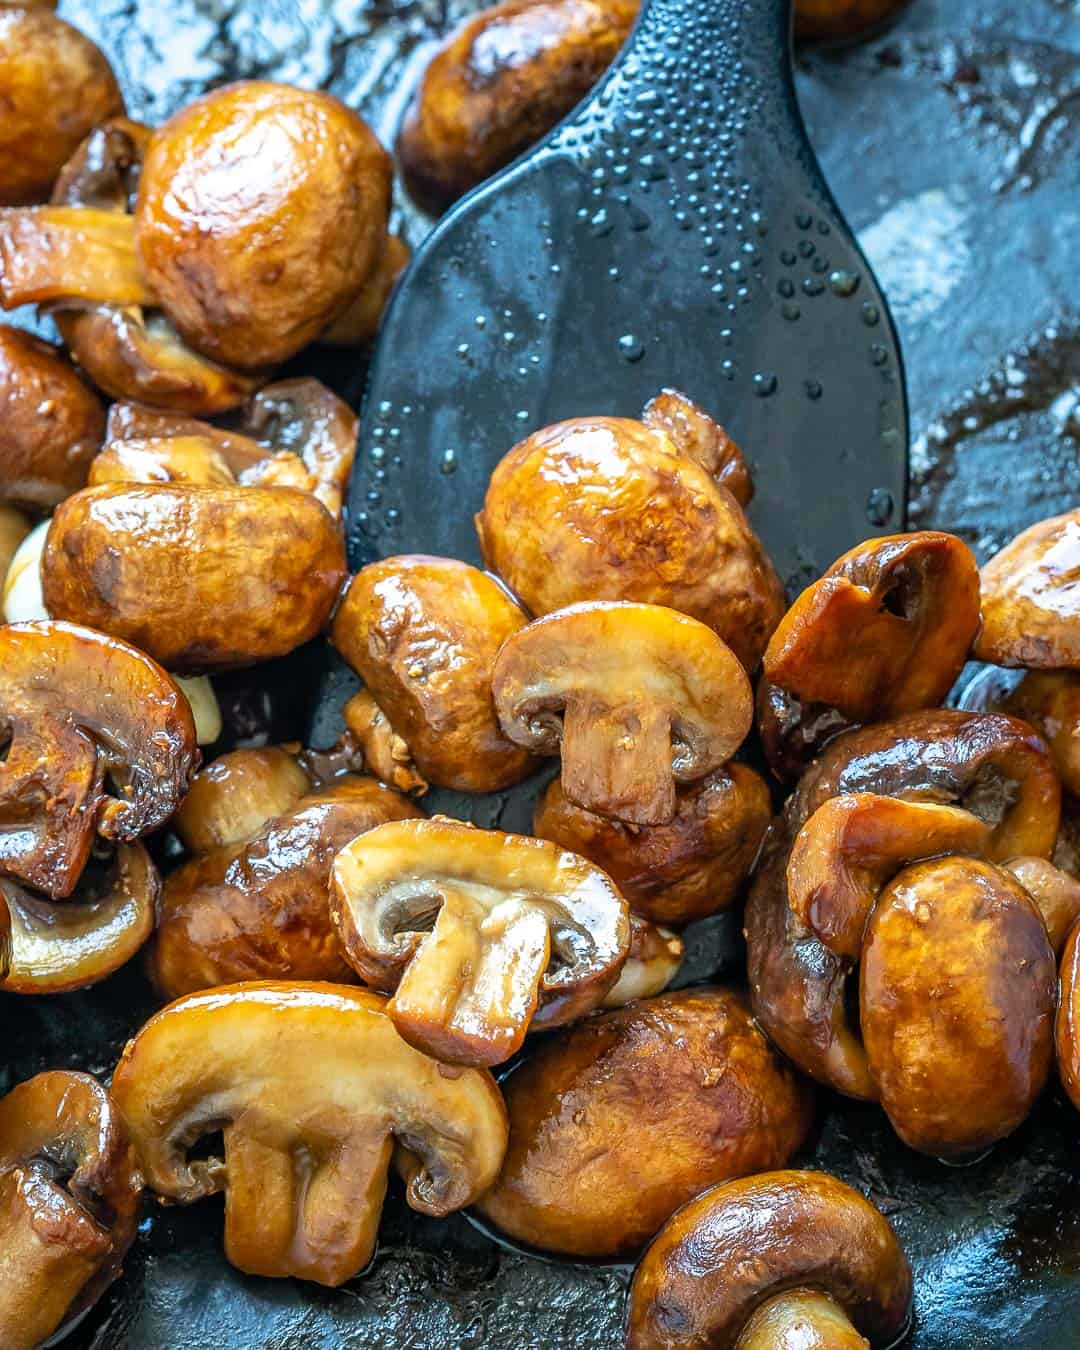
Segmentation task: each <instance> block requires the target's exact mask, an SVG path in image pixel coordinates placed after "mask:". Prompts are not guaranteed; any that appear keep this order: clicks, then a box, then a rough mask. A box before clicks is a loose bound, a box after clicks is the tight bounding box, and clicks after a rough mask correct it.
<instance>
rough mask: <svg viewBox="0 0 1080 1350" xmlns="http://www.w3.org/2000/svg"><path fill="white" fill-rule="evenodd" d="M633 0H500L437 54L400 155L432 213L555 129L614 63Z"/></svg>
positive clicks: (412, 187)
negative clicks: (500, 2)
mask: <svg viewBox="0 0 1080 1350" xmlns="http://www.w3.org/2000/svg"><path fill="white" fill-rule="evenodd" d="M637 11H638V0H503V3H502V4H497V5H495V6H494V7H493V8H490V9H485V10H484V11H483V13H481V14H477V15H475V16H474V17H473V18H471V19H468V20H467V21H466V22H465V23H463V24H461V25H460V27H458V28H457V29H456V30H455V31H454V32H453V33H452V34H451V35H450V37H449V38H448V39H447V40H446V42H444V43H443V45H442V47H441V48H440V49H439V51H438V52H437V53H436V54H435V56H434V58H433V59H432V61H431V63H430V65H429V66H428V68H427V70H426V71H425V72H424V78H423V81H422V83H421V85H420V87H419V89H418V90H417V92H416V95H415V97H414V99H413V101H412V104H411V105H410V107H409V110H408V112H407V114H406V117H405V121H404V123H403V124H402V127H401V131H400V133H399V135H398V140H397V153H398V158H399V159H400V161H401V166H402V172H403V173H404V175H405V182H406V185H407V187H408V189H409V193H410V195H411V196H412V197H413V198H414V199H415V200H416V201H417V202H418V203H419V204H420V205H421V206H422V207H423V208H424V210H425V211H430V212H432V213H433V214H435V215H437V214H439V213H440V212H441V211H443V210H445V209H446V207H448V206H450V205H451V204H452V203H453V202H455V201H456V200H457V199H458V198H459V197H461V196H463V195H464V194H465V193H466V192H468V191H469V190H470V188H474V187H476V186H477V184H478V183H482V182H483V181H484V179H485V178H490V177H491V175H492V174H493V173H496V172H498V170H499V169H502V168H504V167H505V166H506V165H507V164H509V163H510V161H511V160H513V159H516V158H517V156H518V155H519V154H521V152H522V151H524V150H527V149H528V148H529V146H530V145H532V144H533V143H534V142H535V141H538V140H539V139H540V137H541V136H543V135H544V134H545V133H546V132H548V131H550V130H551V128H552V127H554V126H555V125H556V123H558V122H561V121H562V119H563V118H564V117H565V116H566V114H567V113H568V112H570V110H571V109H572V108H573V107H574V105H575V104H577V103H579V102H580V101H581V99H583V98H584V97H585V95H586V94H587V93H588V92H589V90H590V89H591V88H592V86H593V85H594V84H595V83H596V81H597V80H598V79H599V78H600V76H601V75H602V74H603V73H604V71H605V70H607V68H608V66H609V65H610V64H611V62H612V61H613V60H614V59H615V57H616V56H617V55H618V52H619V48H620V47H621V46H622V44H623V42H624V41H625V39H626V36H627V34H628V33H629V32H630V29H631V27H632V26H633V23H634V19H635V18H636V17H637Z"/></svg>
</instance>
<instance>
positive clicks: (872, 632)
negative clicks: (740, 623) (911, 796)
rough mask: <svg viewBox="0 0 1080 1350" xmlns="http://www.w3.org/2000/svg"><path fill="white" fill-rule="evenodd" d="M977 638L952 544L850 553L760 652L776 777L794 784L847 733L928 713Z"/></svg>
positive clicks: (970, 566) (959, 548) (886, 544)
mask: <svg viewBox="0 0 1080 1350" xmlns="http://www.w3.org/2000/svg"><path fill="white" fill-rule="evenodd" d="M978 627H979V573H978V568H977V566H976V563H975V558H974V556H973V555H972V552H971V550H970V549H969V548H968V546H967V545H966V544H965V543H964V542H963V541H962V540H960V539H957V538H956V536H955V535H951V534H940V533H936V532H931V531H921V532H917V533H914V534H898V535H891V536H889V537H887V538H884V539H871V540H868V541H867V542H866V543H863V544H859V545H857V546H856V547H855V548H853V549H851V550H849V552H847V553H845V554H844V555H843V556H842V557H840V558H838V559H837V561H836V562H834V563H833V565H832V566H831V567H830V568H829V569H828V570H827V571H826V573H825V575H824V576H823V577H822V578H821V579H820V580H819V581H816V582H814V583H813V585H811V586H808V587H807V589H806V590H804V591H803V593H802V594H801V595H800V596H799V598H798V599H797V600H796V601H795V603H794V605H792V607H791V608H790V609H789V610H788V612H787V614H785V615H784V617H783V618H782V619H781V620H780V623H779V625H778V627H777V628H776V630H775V632H774V633H773V635H772V637H771V638H770V639H769V645H768V647H767V648H766V649H765V658H764V677H763V680H762V684H761V686H760V688H759V690H758V709H759V721H760V727H761V734H762V739H763V741H764V743H765V749H766V753H767V755H768V757H769V761H770V764H771V765H772V767H773V769H774V771H775V772H776V773H777V774H778V775H779V776H781V777H785V778H795V777H798V774H799V773H800V772H801V770H802V769H803V768H804V767H805V765H806V764H807V763H808V762H809V760H810V759H812V758H813V756H814V754H815V753H816V752H817V751H818V750H820V749H821V747H822V745H823V744H824V743H825V741H826V740H827V739H829V738H830V737H832V736H835V735H836V734H837V733H838V732H839V731H840V730H842V729H844V727H846V726H850V725H852V724H854V723H858V722H880V721H883V720H885V719H887V718H889V717H894V716H896V715H898V714H900V713H906V712H913V711H915V710H916V709H918V708H932V707H936V706H937V705H938V704H939V703H941V701H942V700H943V699H944V698H945V695H946V694H947V693H948V692H949V690H950V689H951V688H952V685H953V682H954V681H955V679H956V677H957V675H959V673H960V670H961V668H962V666H963V664H964V662H965V661H966V660H967V656H968V652H969V650H970V648H971V643H972V641H973V639H974V637H975V633H976V631H977V630H978Z"/></svg>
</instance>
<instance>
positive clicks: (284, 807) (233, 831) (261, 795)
mask: <svg viewBox="0 0 1080 1350" xmlns="http://www.w3.org/2000/svg"><path fill="white" fill-rule="evenodd" d="M310 791H311V780H310V778H309V777H308V775H307V774H306V773H305V772H304V770H303V769H302V768H301V767H300V765H299V764H298V763H297V759H296V756H295V755H291V754H289V752H288V751H287V750H283V749H281V748H280V747H279V746H274V745H270V746H264V747H262V748H261V749H244V750H232V751H230V752H229V753H228V754H224V755H221V756H219V757H218V758H217V759H215V760H214V761H213V762H212V763H210V764H207V766H206V767H205V768H204V769H200V770H199V772H198V773H197V774H196V775H195V777H194V778H193V779H192V780H191V787H190V788H189V789H188V794H187V796H186V797H185V798H184V800H183V802H182V804H181V806H180V809H179V810H178V811H177V813H176V815H175V817H174V818H173V828H174V829H175V830H176V833H177V834H178V835H179V836H180V838H181V839H182V840H183V842H184V844H185V845H186V846H187V847H188V848H189V849H190V850H191V851H192V852H193V853H209V852H210V850H211V849H214V848H221V847H223V846H227V845H229V844H240V843H246V842H247V840H249V839H252V838H254V836H255V835H257V834H258V833H259V831H260V830H261V829H263V827H264V826H266V825H268V824H269V823H270V821H272V820H273V819H274V818H275V816H282V815H284V814H285V812H286V811H290V810H292V808H293V807H294V806H295V805H296V803H297V802H298V801H299V800H300V798H301V797H303V796H304V795H305V794H306V793H308V792H310Z"/></svg>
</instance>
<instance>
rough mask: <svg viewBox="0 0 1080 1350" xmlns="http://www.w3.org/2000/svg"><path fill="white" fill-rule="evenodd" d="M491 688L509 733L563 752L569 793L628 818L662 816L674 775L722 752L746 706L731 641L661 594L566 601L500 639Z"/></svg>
mask: <svg viewBox="0 0 1080 1350" xmlns="http://www.w3.org/2000/svg"><path fill="white" fill-rule="evenodd" d="M492 688H493V691H494V695H495V711H496V712H497V713H498V717H499V722H500V724H501V725H502V729H503V731H504V732H505V733H506V735H507V736H508V737H509V738H510V739H511V740H512V741H514V742H515V743H516V744H517V745H520V746H523V747H525V748H526V749H528V750H531V751H533V752H534V753H536V754H541V755H555V754H561V755H562V786H563V791H564V792H565V793H566V796H567V797H568V798H569V799H570V801H572V802H573V803H574V804H575V805H577V806H583V807H585V808H586V809H587V810H590V811H595V812H598V813H599V814H601V815H606V816H614V817H615V818H616V819H618V820H624V821H627V822H628V823H630V824H634V825H666V824H668V823H669V822H670V821H671V820H672V819H673V818H674V816H675V810H676V797H675V785H676V783H693V782H696V781H697V780H698V779H700V778H704V777H705V776H706V775H707V774H709V773H711V772H712V771H713V770H714V769H718V768H719V767H720V766H721V765H722V764H724V763H725V762H726V761H727V760H729V759H730V758H731V756H732V755H733V754H734V753H735V751H736V750H737V749H738V748H739V746H740V745H741V744H742V742H743V740H744V738H745V736H746V733H747V732H748V731H749V729H750V723H751V720H752V716H753V707H752V699H751V694H750V684H749V681H748V680H747V678H746V674H745V672H744V670H743V669H742V667H741V665H740V664H739V661H738V660H737V658H736V656H735V654H734V653H733V652H732V651H731V649H730V648H729V647H728V646H727V645H726V644H725V643H724V642H722V641H721V640H720V638H718V637H717V636H716V634H715V633H714V632H712V631H711V630H710V629H709V628H706V626H705V625H704V624H702V623H698V621H697V620H696V619H691V618H689V617H688V616H687V615H685V614H679V613H676V611H675V610H673V609H665V608H664V607H663V606H661V605H635V604H629V603H621V604H620V603H615V604H605V603H597V604H581V605H571V606H570V607H569V608H568V609H563V610H558V611H557V612H556V613H554V614H548V615H547V616H546V617H544V618H543V619H537V620H536V621H535V622H533V623H531V624H529V626H528V627H527V628H523V629H521V630H520V631H519V632H517V633H515V634H514V635H513V636H512V637H510V638H509V639H508V640H507V641H506V642H505V643H504V644H503V646H502V649H501V651H500V652H499V655H498V658H497V660H496V662H495V670H494V675H493V679H492Z"/></svg>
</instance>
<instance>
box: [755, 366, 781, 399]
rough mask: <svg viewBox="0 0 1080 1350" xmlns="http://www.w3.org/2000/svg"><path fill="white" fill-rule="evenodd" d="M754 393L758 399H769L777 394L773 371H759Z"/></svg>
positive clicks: (756, 376)
mask: <svg viewBox="0 0 1080 1350" xmlns="http://www.w3.org/2000/svg"><path fill="white" fill-rule="evenodd" d="M754 393H755V394H757V396H758V398H768V397H769V396H770V395H771V394H775V393H776V376H775V375H774V374H773V373H772V371H771V370H759V371H756V372H755V374H754Z"/></svg>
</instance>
